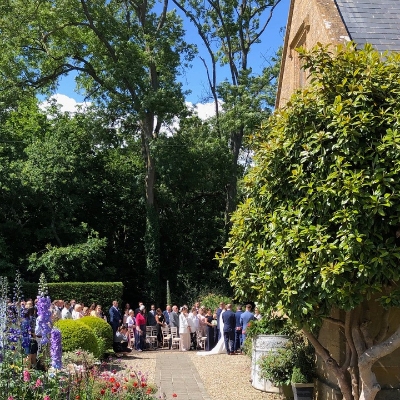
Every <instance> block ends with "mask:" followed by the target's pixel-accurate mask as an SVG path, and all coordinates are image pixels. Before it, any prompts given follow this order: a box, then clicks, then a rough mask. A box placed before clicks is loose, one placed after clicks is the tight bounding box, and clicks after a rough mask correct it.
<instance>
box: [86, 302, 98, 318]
mask: <svg viewBox="0 0 400 400" xmlns="http://www.w3.org/2000/svg"><path fill="white" fill-rule="evenodd" d="M95 310H96V304H95V303H92V304H91V306H90V307H89V310H88V312H87V315H92V312H93V311H95Z"/></svg>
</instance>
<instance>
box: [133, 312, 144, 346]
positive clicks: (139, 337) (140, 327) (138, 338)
mask: <svg viewBox="0 0 400 400" xmlns="http://www.w3.org/2000/svg"><path fill="white" fill-rule="evenodd" d="M145 311H146V310H145V307H144V305H143V304H142V305H141V306H140V307H139V312H138V314H137V315H136V335H135V347H136V350H137V351H143V350H144V345H145V343H146V318H145V317H144V314H145Z"/></svg>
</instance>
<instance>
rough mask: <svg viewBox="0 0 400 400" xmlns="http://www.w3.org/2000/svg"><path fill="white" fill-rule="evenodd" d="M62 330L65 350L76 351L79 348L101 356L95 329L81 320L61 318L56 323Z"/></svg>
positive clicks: (98, 356)
mask: <svg viewBox="0 0 400 400" xmlns="http://www.w3.org/2000/svg"><path fill="white" fill-rule="evenodd" d="M54 326H55V327H57V328H58V329H59V330H60V331H61V339H62V348H63V351H74V350H78V349H83V350H87V351H89V352H90V353H92V354H93V355H94V356H95V357H96V358H100V357H101V356H102V355H103V354H101V350H102V349H100V348H99V341H98V337H97V336H96V334H95V332H94V330H93V329H92V328H91V327H89V326H88V325H86V324H85V323H83V322H80V321H79V320H74V319H60V320H59V321H57V322H56V323H55V324H54ZM101 347H103V346H101Z"/></svg>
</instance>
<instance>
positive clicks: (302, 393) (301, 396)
mask: <svg viewBox="0 0 400 400" xmlns="http://www.w3.org/2000/svg"><path fill="white" fill-rule="evenodd" d="M291 381H292V390H293V394H294V400H312V399H313V398H314V383H311V381H310V378H309V377H307V376H306V375H305V374H303V372H302V371H301V368H300V367H294V368H293V372H292V378H291Z"/></svg>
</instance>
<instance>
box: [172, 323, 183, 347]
mask: <svg viewBox="0 0 400 400" xmlns="http://www.w3.org/2000/svg"><path fill="white" fill-rule="evenodd" d="M173 348H177V349H180V348H181V338H180V337H178V328H177V327H176V326H174V327H171V349H173Z"/></svg>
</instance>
